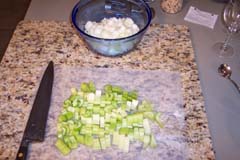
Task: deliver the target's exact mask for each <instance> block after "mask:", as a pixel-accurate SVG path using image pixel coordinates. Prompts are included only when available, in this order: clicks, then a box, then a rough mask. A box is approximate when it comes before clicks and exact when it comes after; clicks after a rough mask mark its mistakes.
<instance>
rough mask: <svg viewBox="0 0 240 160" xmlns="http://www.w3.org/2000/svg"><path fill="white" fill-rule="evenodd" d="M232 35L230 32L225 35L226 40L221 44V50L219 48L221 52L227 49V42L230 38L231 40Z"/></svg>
mask: <svg viewBox="0 0 240 160" xmlns="http://www.w3.org/2000/svg"><path fill="white" fill-rule="evenodd" d="M232 34H233V32H230V33H228V34H227V37H226V39H225V41H224V43H223V46H222V48H221V50H222V51H223V52H224V51H226V49H227V47H228V44H229V41H230V40H231V38H232Z"/></svg>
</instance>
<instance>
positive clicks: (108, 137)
mask: <svg viewBox="0 0 240 160" xmlns="http://www.w3.org/2000/svg"><path fill="white" fill-rule="evenodd" d="M105 143H106V147H107V148H108V147H111V136H110V135H109V134H108V135H105Z"/></svg>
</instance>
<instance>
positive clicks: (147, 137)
mask: <svg viewBox="0 0 240 160" xmlns="http://www.w3.org/2000/svg"><path fill="white" fill-rule="evenodd" d="M150 140H151V139H150V136H149V135H144V137H143V147H144V148H146V147H147V146H148V145H149V143H150Z"/></svg>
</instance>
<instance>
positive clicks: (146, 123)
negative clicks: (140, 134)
mask: <svg viewBox="0 0 240 160" xmlns="http://www.w3.org/2000/svg"><path fill="white" fill-rule="evenodd" d="M143 128H144V131H145V134H147V135H150V134H151V127H150V124H149V121H148V119H146V118H145V119H143Z"/></svg>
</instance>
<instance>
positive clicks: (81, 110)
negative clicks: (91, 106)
mask: <svg viewBox="0 0 240 160" xmlns="http://www.w3.org/2000/svg"><path fill="white" fill-rule="evenodd" d="M86 111H87V109H86V108H83V107H81V108H80V109H79V113H80V115H85V113H86Z"/></svg>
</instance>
